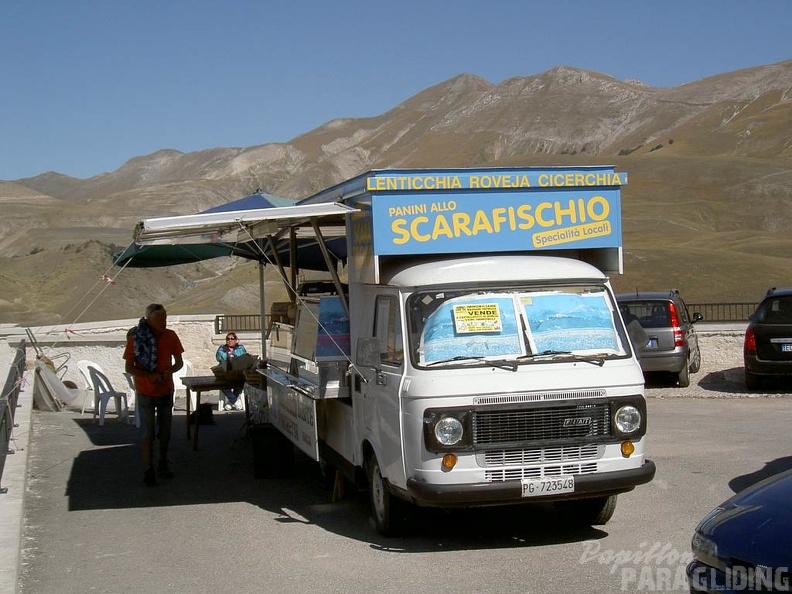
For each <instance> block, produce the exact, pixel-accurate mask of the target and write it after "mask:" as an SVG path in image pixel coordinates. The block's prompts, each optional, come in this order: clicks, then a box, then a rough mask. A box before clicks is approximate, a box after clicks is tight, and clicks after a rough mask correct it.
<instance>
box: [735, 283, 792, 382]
mask: <svg viewBox="0 0 792 594" xmlns="http://www.w3.org/2000/svg"><path fill="white" fill-rule="evenodd" d="M743 361H744V363H745V387H746V388H748V389H749V390H756V389H757V388H760V387H761V384H762V379H763V378H765V377H772V376H776V377H777V376H791V377H792V289H776V288H775V287H774V288H772V289H770V290H769V291H768V292H767V295H765V297H764V299H763V300H762V302H761V303H760V304H759V306H758V307H757V308H756V311H755V312H754V314H753V315H752V316H751V319H750V321H749V322H748V328H747V330H746V331H745V344H744V345H743Z"/></svg>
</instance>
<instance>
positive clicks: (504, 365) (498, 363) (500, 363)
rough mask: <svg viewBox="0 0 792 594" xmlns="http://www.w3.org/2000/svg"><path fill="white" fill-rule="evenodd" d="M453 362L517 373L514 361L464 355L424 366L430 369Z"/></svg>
mask: <svg viewBox="0 0 792 594" xmlns="http://www.w3.org/2000/svg"><path fill="white" fill-rule="evenodd" d="M455 361H482V362H484V363H487V364H488V365H492V366H493V367H498V368H500V369H506V370H508V371H517V363H516V362H515V361H506V360H492V359H485V358H484V357H468V356H466V355H457V356H456V357H449V358H448V359H439V360H437V361H432V362H431V363H427V364H426V366H427V367H432V366H433V365H442V364H443V363H453V362H455Z"/></svg>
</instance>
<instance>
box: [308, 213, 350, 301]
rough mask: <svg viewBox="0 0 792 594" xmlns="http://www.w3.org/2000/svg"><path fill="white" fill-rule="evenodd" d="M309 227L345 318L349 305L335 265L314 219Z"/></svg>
mask: <svg viewBox="0 0 792 594" xmlns="http://www.w3.org/2000/svg"><path fill="white" fill-rule="evenodd" d="M311 227H313V230H314V235H316V240H317V241H318V242H319V249H320V250H322V256H324V259H325V264H326V265H327V270H328V271H329V272H330V276H332V277H333V284H334V285H335V287H336V291H337V292H338V296H339V297H340V298H341V305H343V306H344V311H346V314H347V316H349V303H347V298H346V295H344V288H343V287H342V286H341V279H340V278H338V271H337V270H336V267H335V265H334V264H335V263H334V262H333V260H332V258H330V252H329V251H328V249H327V245H326V244H325V240H324V237H323V236H322V229H321V228H320V227H319V223H318V222H317V220H316V219H311Z"/></svg>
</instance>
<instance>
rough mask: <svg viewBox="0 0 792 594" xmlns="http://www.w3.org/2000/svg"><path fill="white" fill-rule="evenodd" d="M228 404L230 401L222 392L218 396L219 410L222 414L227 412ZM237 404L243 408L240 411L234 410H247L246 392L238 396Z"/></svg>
mask: <svg viewBox="0 0 792 594" xmlns="http://www.w3.org/2000/svg"><path fill="white" fill-rule="evenodd" d="M226 402H228V400H227V399H226V397H225V394H223V391H222V390H220V391H219V394H218V398H217V410H218V411H220V412H223V411H224V410H225V405H226ZM237 402H238V403H239V405H240V406H241V407H242V408H239V409H236V408H235V409H234V410H245V393H244V392H240V394H239V396H237Z"/></svg>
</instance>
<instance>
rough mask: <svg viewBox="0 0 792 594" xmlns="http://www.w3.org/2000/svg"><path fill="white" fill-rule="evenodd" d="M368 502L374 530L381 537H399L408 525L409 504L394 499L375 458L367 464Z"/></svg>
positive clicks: (404, 532)
mask: <svg viewBox="0 0 792 594" xmlns="http://www.w3.org/2000/svg"><path fill="white" fill-rule="evenodd" d="M368 483H369V501H370V503H371V517H372V521H373V523H374V528H375V529H376V530H377V532H379V533H380V534H381V535H383V536H401V535H404V534H406V533H407V531H408V527H409V524H410V504H409V503H407V502H406V501H402V500H401V499H399V498H398V497H394V496H393V495H392V494H391V493H390V491H388V485H387V484H386V483H385V479H383V478H382V471H381V470H380V465H379V462H377V458H376V457H375V456H372V457H371V460H369V463H368Z"/></svg>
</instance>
